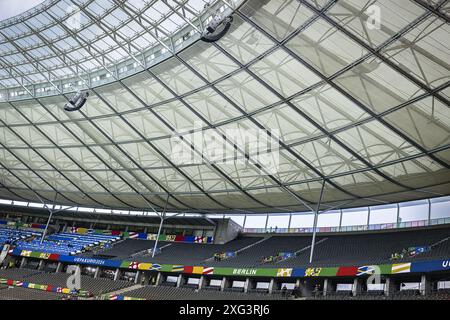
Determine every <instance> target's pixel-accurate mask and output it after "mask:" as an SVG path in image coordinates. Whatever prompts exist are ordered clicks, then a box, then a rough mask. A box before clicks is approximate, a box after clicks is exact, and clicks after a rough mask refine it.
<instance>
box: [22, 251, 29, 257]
mask: <svg viewBox="0 0 450 320" xmlns="http://www.w3.org/2000/svg"><path fill="white" fill-rule="evenodd" d="M31 253H32V251H29V250H22V252H21V253H20V255H21V256H22V257H31Z"/></svg>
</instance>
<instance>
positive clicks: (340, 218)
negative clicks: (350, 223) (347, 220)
mask: <svg viewBox="0 0 450 320" xmlns="http://www.w3.org/2000/svg"><path fill="white" fill-rule="evenodd" d="M339 212H340V215H339V231H341V227H342V209H339Z"/></svg>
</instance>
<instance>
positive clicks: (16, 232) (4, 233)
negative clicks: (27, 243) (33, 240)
mask: <svg viewBox="0 0 450 320" xmlns="http://www.w3.org/2000/svg"><path fill="white" fill-rule="evenodd" d="M40 235H42V234H41V233H40V232H34V231H28V230H22V229H12V228H4V227H0V245H3V244H5V243H9V244H11V243H13V242H16V241H19V240H25V239H28V238H30V237H32V236H40Z"/></svg>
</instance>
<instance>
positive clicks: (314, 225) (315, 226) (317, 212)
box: [309, 180, 325, 263]
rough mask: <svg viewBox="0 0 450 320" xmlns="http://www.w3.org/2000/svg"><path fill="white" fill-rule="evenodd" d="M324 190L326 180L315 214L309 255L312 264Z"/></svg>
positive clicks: (323, 182) (323, 183)
mask: <svg viewBox="0 0 450 320" xmlns="http://www.w3.org/2000/svg"><path fill="white" fill-rule="evenodd" d="M324 189H325V180H323V181H322V188H321V189H320V196H319V201H318V202H317V208H316V211H315V212H314V224H313V237H312V241H311V253H310V255H309V263H311V262H312V259H313V255H314V245H315V243H316V228H317V220H319V210H320V204H321V203H322V197H323V190H324Z"/></svg>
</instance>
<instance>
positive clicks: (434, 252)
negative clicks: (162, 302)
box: [101, 227, 450, 268]
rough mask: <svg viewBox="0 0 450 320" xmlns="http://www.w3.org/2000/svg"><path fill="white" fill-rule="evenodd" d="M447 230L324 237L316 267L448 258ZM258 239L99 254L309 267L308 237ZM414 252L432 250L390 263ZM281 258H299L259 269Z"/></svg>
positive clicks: (137, 246) (125, 244) (134, 244)
mask: <svg viewBox="0 0 450 320" xmlns="http://www.w3.org/2000/svg"><path fill="white" fill-rule="evenodd" d="M448 237H450V228H449V227H446V228H435V229H423V230H409V231H396V232H385V233H368V234H346V235H326V236H318V237H317V238H316V243H317V244H316V247H315V250H314V259H313V265H314V266H318V267H320V266H322V267H326V266H339V265H364V264H368V263H370V264H383V263H396V262H402V261H420V260H427V259H428V260H429V259H447V258H448V254H449V252H450V240H447V241H442V242H441V243H439V244H437V243H438V242H439V241H441V240H444V239H446V238H448ZM262 239H263V238H260V237H241V238H238V239H235V240H233V241H230V242H228V243H226V244H224V245H198V244H189V243H171V242H159V244H158V247H159V248H162V252H161V253H158V254H157V255H156V256H155V257H154V258H152V257H151V255H148V254H146V255H133V254H135V253H136V252H141V251H142V250H145V249H150V248H153V245H154V241H149V240H133V239H127V240H125V241H122V242H120V243H118V244H117V246H113V247H112V248H111V249H108V250H104V251H103V252H101V254H105V255H110V256H115V257H117V258H120V259H132V260H133V261H138V262H155V263H160V264H184V265H207V266H239V267H256V266H258V267H263V268H264V267H293V266H307V265H309V253H310V245H311V236H310V235H306V236H269V238H267V239H266V240H264V241H260V240H262ZM250 245H252V246H251V247H250V248H249V249H247V250H243V251H241V252H239V253H238V254H237V256H235V257H232V258H229V259H226V260H222V261H214V259H212V257H213V255H214V253H220V252H228V251H237V250H240V249H242V248H245V247H247V246H250ZM414 246H432V248H431V250H430V251H429V252H426V253H422V254H419V255H417V256H415V257H405V258H404V259H402V260H395V261H391V260H390V257H391V254H392V253H395V252H401V251H402V250H403V249H405V248H408V247H414ZM279 252H297V253H298V255H297V256H295V257H293V258H290V259H287V260H283V261H279V262H271V263H264V264H262V263H261V258H262V257H263V256H266V257H267V256H273V255H276V254H278V253H279Z"/></svg>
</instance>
